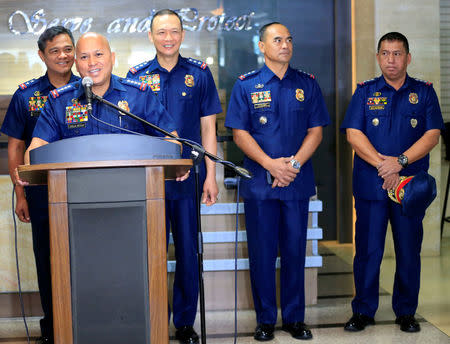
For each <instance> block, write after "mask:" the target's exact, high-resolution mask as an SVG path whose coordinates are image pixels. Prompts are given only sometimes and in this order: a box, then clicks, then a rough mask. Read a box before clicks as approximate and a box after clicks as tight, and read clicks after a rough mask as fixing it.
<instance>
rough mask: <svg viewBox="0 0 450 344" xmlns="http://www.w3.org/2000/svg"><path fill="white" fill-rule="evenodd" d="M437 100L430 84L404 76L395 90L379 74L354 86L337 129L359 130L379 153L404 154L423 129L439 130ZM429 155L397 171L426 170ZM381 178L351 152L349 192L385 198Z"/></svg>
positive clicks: (423, 131)
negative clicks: (351, 171)
mask: <svg viewBox="0 0 450 344" xmlns="http://www.w3.org/2000/svg"><path fill="white" fill-rule="evenodd" d="M443 125H444V124H443V120H442V115H441V110H440V107H439V102H438V99H437V96H436V93H435V91H434V88H433V86H432V84H431V83H429V82H425V81H422V80H417V79H414V78H411V77H409V76H408V75H407V76H406V79H405V83H404V84H403V86H402V87H401V88H400V89H399V90H398V91H396V90H395V89H394V88H393V87H392V86H390V85H389V84H387V83H386V80H385V79H384V77H383V76H380V77H378V78H375V79H373V80H369V81H366V82H363V83H361V84H359V85H358V87H357V89H356V91H355V94H354V95H353V97H352V100H351V102H350V105H349V107H348V109H347V113H346V116H345V119H344V122H343V123H342V126H341V130H342V131H344V130H345V129H346V128H353V129H358V130H361V131H362V132H363V133H364V134H365V135H366V136H367V138H368V139H369V141H370V142H371V144H372V145H373V146H374V147H375V149H376V150H377V151H378V152H380V153H381V154H383V155H388V156H394V157H397V156H399V155H400V154H402V153H404V152H405V151H406V150H407V149H408V148H409V147H411V146H412V145H413V144H414V143H415V142H416V141H417V140H419V139H420V138H421V137H422V136H423V135H424V133H425V132H426V131H428V130H431V129H443ZM428 167H429V155H428V154H427V155H426V156H425V157H423V158H422V159H419V160H417V161H416V162H414V163H412V164H410V165H409V166H408V167H407V168H405V169H402V170H401V171H400V174H401V175H406V176H410V175H415V174H416V173H418V172H419V171H427V170H428ZM382 185H383V179H382V178H381V177H379V176H378V172H377V169H376V168H375V167H373V166H372V165H370V164H369V163H367V162H366V161H364V160H363V159H361V158H360V157H359V156H358V155H357V154H355V159H354V168H353V194H354V196H355V197H357V198H361V199H366V200H383V199H386V197H387V193H386V191H385V190H383V189H382Z"/></svg>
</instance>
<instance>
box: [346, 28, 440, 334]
mask: <svg viewBox="0 0 450 344" xmlns="http://www.w3.org/2000/svg"><path fill="white" fill-rule="evenodd" d="M377 60H378V64H379V66H380V69H381V72H382V76H380V77H378V78H375V79H373V80H370V81H366V82H363V83H361V84H360V85H358V87H357V89H356V91H355V94H354V95H353V98H352V101H351V103H350V105H349V108H348V110H347V114H346V117H345V119H344V122H343V123H342V126H341V129H342V130H344V129H345V130H346V133H347V140H348V142H349V143H350V144H351V146H352V147H353V149H354V151H355V159H354V166H353V194H354V197H355V208H356V217H357V218H356V235H355V246H356V255H355V258H354V262H353V271H354V280H355V288H356V295H355V298H354V299H353V301H352V308H353V316H352V317H351V319H350V320H349V321H348V322H347V323H346V325H345V330H347V331H361V330H363V329H364V328H365V327H366V326H367V325H373V324H375V321H374V315H375V312H376V310H377V308H378V289H379V273H380V264H381V260H382V258H383V251H384V243H385V237H386V229H387V223H388V221H390V223H391V226H392V234H393V238H394V247H395V256H396V263H397V265H396V273H395V281H394V293H393V296H392V307H393V309H394V313H395V315H396V317H397V319H396V323H397V324H399V325H400V329H401V330H402V331H406V332H417V331H420V326H419V324H418V323H417V321H416V319H415V318H414V314H415V312H416V309H417V303H418V296H419V284H420V250H421V245H422V237H423V227H422V220H423V217H424V215H425V214H424V213H418V214H417V215H416V216H405V215H404V214H403V213H402V208H401V205H400V204H398V203H394V202H393V201H391V200H389V198H388V195H387V192H386V190H390V189H395V188H396V186H397V185H398V183H399V176H400V175H402V176H411V175H415V174H417V173H419V172H421V171H427V170H428V167H429V152H430V151H431V149H432V148H433V147H434V146H435V145H436V144H437V143H438V142H439V135H440V130H441V129H443V120H442V115H441V111H440V107H439V103H438V99H437V96H436V93H435V92H434V89H433V86H432V85H431V83H429V82H425V81H421V80H417V79H413V78H411V77H410V76H409V75H408V74H407V72H406V69H407V66H408V64H409V63H410V62H411V54H410V53H409V45H408V40H407V39H406V37H405V36H404V35H402V34H400V33H398V32H390V33H387V34H386V35H384V36H383V37H381V39H380V40H379V42H378V49H377Z"/></svg>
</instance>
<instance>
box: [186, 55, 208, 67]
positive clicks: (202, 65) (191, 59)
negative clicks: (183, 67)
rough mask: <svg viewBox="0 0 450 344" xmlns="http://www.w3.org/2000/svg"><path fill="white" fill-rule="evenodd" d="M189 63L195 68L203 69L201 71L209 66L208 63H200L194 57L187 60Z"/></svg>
mask: <svg viewBox="0 0 450 344" xmlns="http://www.w3.org/2000/svg"><path fill="white" fill-rule="evenodd" d="M187 62H189V63H190V64H192V65H194V66H197V67H199V68H201V69H206V67H207V66H208V65H207V64H206V62H203V61H200V60H196V59H193V58H192V57H189V58H188V59H187Z"/></svg>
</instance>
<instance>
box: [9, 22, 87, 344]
mask: <svg viewBox="0 0 450 344" xmlns="http://www.w3.org/2000/svg"><path fill="white" fill-rule="evenodd" d="M74 45H75V43H74V39H73V36H72V33H71V32H70V30H68V29H66V28H64V27H62V26H54V27H51V28H48V29H47V30H45V31H44V32H43V33H42V34H41V36H40V37H39V40H38V47H39V51H38V54H39V57H40V58H41V60H42V61H43V62H44V63H45V66H46V68H47V71H46V73H45V75H44V76H42V77H40V78H37V79H32V80H29V81H27V82H24V83H23V84H20V85H19V88H18V90H17V91H16V92H15V93H14V95H13V98H12V99H11V103H10V104H9V107H8V111H7V112H6V116H5V119H4V121H3V125H2V128H1V131H2V132H3V133H4V134H6V135H8V168H9V172H10V176H11V179H12V181H13V183H14V184H15V183H16V178H15V175H14V171H15V169H16V168H17V166H19V165H22V164H23V163H24V153H25V150H26V149H27V147H28V146H29V145H30V142H31V139H32V134H33V130H34V127H35V125H36V121H37V120H38V118H39V116H40V115H41V112H42V109H43V108H44V105H45V103H46V101H47V97H48V94H49V92H50V91H51V90H53V89H55V88H58V87H61V86H64V85H66V84H67V83H70V82H74V81H77V80H79V78H78V77H76V76H74V75H73V74H72V70H71V69H72V66H73V62H74V55H75V47H74ZM15 193H16V198H17V200H16V209H15V212H16V214H17V216H18V217H19V220H20V221H22V222H31V228H32V236H33V250H34V257H35V260H36V270H37V277H38V285H39V294H40V297H41V304H42V309H43V311H44V318H43V319H41V321H40V327H41V335H42V336H41V337H40V338H39V339H38V340H37V342H36V343H53V316H52V290H51V274H50V243H49V220H48V195H47V186H28V187H26V188H25V190H24V187H23V186H20V185H16V186H15Z"/></svg>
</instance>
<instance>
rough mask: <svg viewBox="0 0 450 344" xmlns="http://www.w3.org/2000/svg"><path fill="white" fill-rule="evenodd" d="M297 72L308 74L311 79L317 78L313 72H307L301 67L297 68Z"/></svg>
mask: <svg viewBox="0 0 450 344" xmlns="http://www.w3.org/2000/svg"><path fill="white" fill-rule="evenodd" d="M297 72H299V73H300V74H302V75H307V76H309V77H310V78H311V79H315V78H316V77H315V76H314V75H313V74H309V73H306V72H304V71H302V70H301V69H297Z"/></svg>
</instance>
